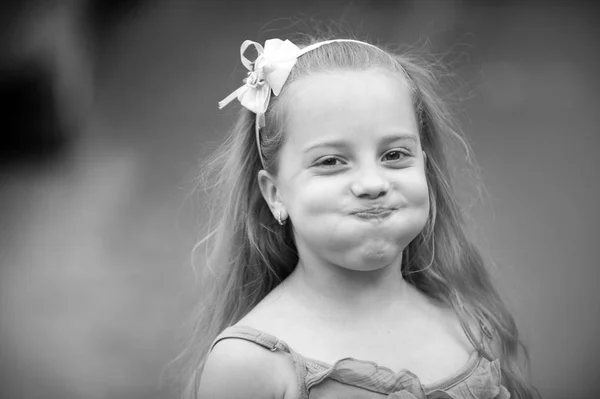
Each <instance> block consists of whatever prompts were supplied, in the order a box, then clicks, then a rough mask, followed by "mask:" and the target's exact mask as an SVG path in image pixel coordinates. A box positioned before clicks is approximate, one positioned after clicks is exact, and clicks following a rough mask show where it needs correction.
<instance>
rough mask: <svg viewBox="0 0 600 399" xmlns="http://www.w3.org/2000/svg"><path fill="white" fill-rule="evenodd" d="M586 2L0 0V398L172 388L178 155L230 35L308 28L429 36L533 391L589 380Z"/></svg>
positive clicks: (196, 136)
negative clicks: (446, 66) (470, 158)
mask: <svg viewBox="0 0 600 399" xmlns="http://www.w3.org/2000/svg"><path fill="white" fill-rule="evenodd" d="M598 17H600V12H598V7H594V5H593V3H592V2H591V1H590V2H577V1H569V2H567V1H564V2H559V1H547V2H540V1H537V2H533V1H502V2H500V1H498V2H492V1H467V0H463V1H459V0H446V1H424V0H423V1H416V0H407V1H401V0H397V1H391V0H390V1H384V0H377V1H375V0H372V1H366V0H364V1H361V0H354V1H342V0H339V1H334V0H332V1H316V0H313V1H310V0H304V1H300V0H297V1H296V0H290V1H227V0H224V1H183V0H169V1H160V0H127V1H117V0H110V1H109V0H80V1H77V0H70V1H69V0H64V1H58V0H55V1H51V0H47V1H42V0H39V1H35V0H21V1H17V0H14V1H8V0H3V2H2V5H1V6H0V45H1V47H0V132H1V137H0V139H1V141H0V204H1V206H0V226H1V229H0V262H1V263H0V266H1V268H0V397H2V398H13V399H20V398H27V399H37V398H44V399H52V398H61V399H71V398H82V399H96V398H103V399H113V398H114V399H116V398H128V399H129V398H132V399H133V398H146V399H151V398H157V399H158V398H175V390H174V388H173V387H172V386H171V384H170V382H169V380H168V378H164V375H163V373H162V372H163V371H164V369H165V367H166V365H167V363H168V362H169V360H171V359H172V358H173V357H174V356H175V355H176V354H177V350H178V343H179V341H180V340H181V337H182V334H183V333H182V325H183V323H184V322H185V321H186V317H187V316H188V312H190V311H191V307H192V305H193V297H194V289H195V285H194V278H195V277H194V276H195V274H194V270H193V268H192V266H191V262H190V254H191V249H192V246H193V244H194V242H195V240H196V238H197V234H198V231H199V228H200V224H201V220H202V217H203V216H204V215H202V214H201V212H200V211H199V210H200V209H201V207H200V206H199V204H201V201H202V199H201V198H196V197H193V196H190V195H189V194H190V192H191V191H192V189H193V186H194V177H195V176H196V175H197V172H198V163H199V161H200V160H201V159H202V158H203V156H205V155H206V154H207V153H208V152H209V151H210V150H211V149H213V148H214V146H215V145H216V144H218V143H219V142H220V141H221V140H222V138H223V134H224V132H225V130H226V129H227V127H228V126H229V125H230V124H231V122H232V121H233V117H234V114H235V112H236V110H235V108H236V107H232V109H226V110H223V111H218V110H217V101H219V100H221V99H222V98H223V97H225V96H226V95H227V94H229V93H230V92H231V91H233V90H234V89H235V88H237V87H238V86H239V85H240V84H241V79H242V78H243V71H242V68H241V65H240V63H239V53H238V52H239V45H240V44H241V42H242V41H243V40H244V39H252V40H257V41H261V42H262V41H264V40H265V39H267V38H271V37H283V38H285V37H286V36H287V33H289V32H295V31H302V32H310V31H311V27H315V26H316V27H319V28H321V29H324V28H325V29H327V27H328V26H334V28H335V29H336V30H341V31H343V32H344V31H345V32H350V33H353V34H356V35H358V36H359V37H363V38H368V39H370V40H373V41H375V42H382V43H407V44H416V45H417V46H422V45H423V44H427V45H428V46H429V48H430V50H431V51H433V52H434V53H439V54H446V57H445V58H446V59H447V60H448V61H449V62H450V63H451V67H452V70H453V71H454V72H455V74H456V78H457V79H458V81H459V82H460V85H458V86H457V88H458V89H457V90H456V91H455V92H454V93H453V97H452V98H450V100H452V101H453V102H454V103H455V105H458V106H459V110H460V112H459V119H460V121H461V122H462V125H463V127H464V130H465V132H466V134H467V136H468V138H469V140H470V142H471V145H472V146H473V148H474V150H475V156H476V158H477V160H478V162H479V164H480V167H481V173H482V177H483V180H484V183H485V185H486V188H487V193H486V197H485V201H483V202H480V203H477V204H475V205H474V206H473V207H472V219H473V222H474V226H475V227H474V232H475V234H474V236H475V237H476V240H477V243H478V245H479V246H480V248H481V250H482V252H484V254H485V255H487V256H489V257H490V258H491V259H492V260H493V267H494V269H493V271H494V278H495V280H496V281H497V283H498V287H499V289H500V291H501V293H502V295H503V296H504V298H505V299H506V302H507V304H508V306H509V308H510V310H511V311H513V313H514V315H515V318H516V321H517V324H518V326H519V328H520V331H521V335H522V338H523V340H524V341H525V343H526V344H527V345H528V347H529V349H530V353H531V361H532V374H533V381H534V383H535V384H536V386H537V387H538V388H539V389H540V391H541V393H542V394H543V396H544V397H545V398H563V397H569V398H585V397H588V398H589V397H600V386H599V384H598V377H599V376H600V372H599V371H600V360H599V359H600V356H599V355H600V351H599V346H600V344H599V343H598V336H599V335H600V298H599V295H598V294H597V291H598V288H597V287H598V282H599V281H600V262H599V260H598V256H599V251H598V248H599V236H600V235H599V230H600V227H599V226H600V218H599V212H598V208H597V206H598V195H599V194H600V183H599V181H600V179H598V176H597V173H598V170H599V167H600V161H599V159H600V157H599V156H598V152H599V151H600V145H599V144H600V140H599V138H598V136H599V133H600V132H599V131H598V126H599V124H600V120H599V117H598V115H599V112H598V109H599V103H600V102H599V100H598V93H599V89H600V85H599V81H600V80H599V79H598V67H597V66H598V61H599V60H600V58H599V47H598V45H597V37H598V33H599V32H598V30H599V29H598V27H597V22H596V21H597V19H598Z"/></svg>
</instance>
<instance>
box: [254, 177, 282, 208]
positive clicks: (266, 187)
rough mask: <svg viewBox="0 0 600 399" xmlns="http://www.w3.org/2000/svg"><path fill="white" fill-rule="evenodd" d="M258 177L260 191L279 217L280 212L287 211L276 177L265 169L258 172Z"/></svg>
mask: <svg viewBox="0 0 600 399" xmlns="http://www.w3.org/2000/svg"><path fill="white" fill-rule="evenodd" d="M257 178H258V186H259V187H260V192H261V194H262V196H263V198H264V199H265V201H266V202H267V204H268V205H269V208H270V209H271V212H272V213H273V216H274V217H277V215H278V214H280V212H285V207H284V206H283V202H282V201H281V196H280V195H279V189H278V188H277V181H276V179H275V178H274V177H273V176H271V174H270V173H269V172H267V171H266V170H264V169H263V170H261V171H259V172H258V176H257Z"/></svg>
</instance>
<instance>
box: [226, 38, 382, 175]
mask: <svg viewBox="0 0 600 399" xmlns="http://www.w3.org/2000/svg"><path fill="white" fill-rule="evenodd" d="M334 42H351V43H359V44H364V45H367V46H370V47H373V48H376V49H378V50H381V49H380V48H379V47H376V46H373V45H372V44H369V43H365V42H361V41H358V40H352V39H334V40H327V41H323V42H318V43H314V44H311V45H310V46H307V47H304V48H302V49H300V48H299V47H298V46H296V45H295V44H293V43H292V42H290V41H289V40H286V41H283V40H281V39H269V40H267V41H266V42H265V47H264V48H263V46H261V45H260V44H259V43H257V42H253V41H251V40H245V41H244V42H243V43H242V46H241V47H240V58H241V59H242V64H243V65H244V66H245V67H246V69H248V76H247V77H246V78H245V79H244V85H243V86H241V87H240V88H238V89H237V90H235V91H234V92H233V93H231V94H230V95H228V96H227V97H225V98H224V99H223V100H221V101H219V109H223V108H224V107H225V106H227V104H229V103H230V102H231V101H233V99H235V98H237V99H238V100H239V102H240V103H241V104H242V106H244V107H245V108H247V109H249V110H250V111H252V112H254V113H255V114H256V123H255V131H256V144H257V146H258V155H259V156H260V161H261V163H262V164H263V166H264V165H265V162H264V159H263V156H262V151H261V148H260V129H261V128H263V127H265V112H266V111H267V108H268V107H269V101H270V99H271V92H273V94H274V95H276V96H278V95H279V93H280V92H281V89H282V88H283V85H284V84H285V81H286V80H287V78H288V76H289V75H290V72H291V71H292V68H293V67H294V65H296V61H297V60H298V58H299V57H300V56H302V55H303V54H306V53H308V52H309V51H312V50H314V49H317V48H319V47H321V46H323V45H325V44H329V43H334ZM250 46H254V48H256V52H257V53H258V56H257V57H256V59H255V60H254V61H250V60H249V59H248V58H246V57H245V56H244V52H245V51H246V50H247V49H248V47H250Z"/></svg>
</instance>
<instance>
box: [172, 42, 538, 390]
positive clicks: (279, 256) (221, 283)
mask: <svg viewBox="0 0 600 399" xmlns="http://www.w3.org/2000/svg"><path fill="white" fill-rule="evenodd" d="M321 40H325V39H324V38H319V40H316V39H315V38H312V39H311V40H309V41H308V42H307V43H305V44H304V45H308V44H311V42H313V43H314V42H317V41H321ZM436 66H437V64H434V63H431V62H430V61H428V60H427V59H426V58H424V57H422V56H420V55H419V56H416V55H415V54H412V52H411V51H410V50H409V51H403V52H402V53H398V52H396V51H390V50H384V49H383V48H381V47H380V48H373V47H370V46H366V45H364V44H357V43H352V42H334V43H331V44H327V45H324V46H322V47H320V48H317V49H315V50H312V51H310V52H308V53H306V54H304V55H302V56H301V57H300V58H299V59H298V62H297V64H296V65H295V66H294V68H293V69H292V72H291V74H290V76H289V78H288V80H287V82H286V85H285V86H284V88H283V90H282V91H281V93H280V95H279V96H278V97H275V96H272V99H271V103H270V104H269V108H268V110H267V112H266V114H265V118H266V127H265V128H264V129H263V130H262V132H261V143H260V148H261V149H262V154H263V157H264V165H263V164H262V163H261V160H260V157H259V153H258V148H257V143H256V138H255V130H254V123H255V115H254V114H253V113H251V112H250V111H248V110H246V109H242V110H241V112H240V115H239V118H238V120H237V123H236V124H235V126H234V127H233V129H232V130H231V131H230V134H229V135H228V137H227V138H226V140H225V142H224V143H223V144H222V145H221V146H220V147H219V148H218V149H217V150H216V151H215V152H214V153H213V154H212V156H211V157H210V158H209V159H208V160H206V162H205V163H204V165H203V174H202V177H203V178H202V180H201V182H200V183H201V186H202V188H203V189H204V191H205V192H206V193H207V194H208V195H209V199H210V201H209V202H208V206H209V208H208V212H207V215H208V223H207V224H206V228H207V230H206V235H205V236H204V238H203V239H202V240H200V241H199V242H198V244H197V245H196V247H195V248H194V252H197V253H200V254H201V255H202V256H201V257H200V259H202V269H203V276H202V279H201V284H202V285H201V290H200V296H201V297H200V298H199V300H198V308H197V309H196V311H195V312H194V314H193V318H192V319H191V320H190V321H191V323H192V324H191V326H190V333H189V335H188V337H187V339H186V340H185V343H184V349H183V350H182V351H181V353H180V355H179V356H178V357H177V358H176V359H175V360H174V362H179V363H180V364H181V366H180V367H178V368H177V370H178V374H179V375H180V377H179V378H180V379H181V381H182V383H181V385H180V387H181V388H182V392H181V397H182V398H184V399H192V398H195V397H196V392H197V391H198V384H199V382H200V376H201V373H202V369H203V365H204V362H205V359H206V356H207V354H208V351H209V348H210V345H211V343H212V342H213V340H214V339H215V338H216V336H217V335H218V334H219V333H220V332H222V331H223V330H224V329H225V328H226V327H228V326H231V325H233V324H235V323H236V322H237V321H239V320H240V319H241V318H242V317H243V316H245V315H246V314H247V313H248V312H249V311H250V310H251V309H252V308H254V307H255V306H256V305H257V304H258V303H259V302H260V301H261V300H262V299H263V298H264V297H265V296H266V295H267V294H268V293H269V292H270V291H271V290H272V289H273V288H275V287H276V286H277V285H278V284H279V283H281V281H283V280H284V279H285V278H286V277H288V276H289V275H290V273H291V272H292V271H293V270H294V268H295V266H296V264H297V262H298V255H297V252H296V247H295V244H294V237H293V227H292V224H291V223H287V224H286V225H283V226H280V225H279V224H278V223H277V222H276V221H275V219H274V218H273V216H272V214H271V212H270V210H269V207H268V206H267V203H266V202H265V200H264V199H263V197H262V195H261V192H260V189H259V186H258V181H257V174H258V172H259V170H261V169H263V168H264V169H266V170H267V171H269V172H270V173H273V174H274V175H276V174H277V164H278V154H279V150H280V148H281V146H282V143H283V141H284V138H285V125H286V119H287V118H286V114H287V113H288V112H289V111H290V110H291V109H292V108H293V107H291V106H289V105H290V103H289V100H288V97H289V91H290V90H289V88H290V84H291V83H292V82H295V81H297V80H299V79H301V78H302V77H305V76H308V75H310V74H312V73H315V72H335V71H336V70H369V69H372V68H385V69H386V70H388V71H390V72H392V73H395V74H397V76H398V77H399V78H401V79H403V80H405V81H407V82H408V84H409V86H410V88H411V91H412V96H413V103H414V109H415V114H416V118H417V121H418V124H419V134H420V138H421V143H422V147H423V149H424V151H425V152H426V153H427V162H426V166H425V167H426V176H427V182H428V187H429V196H430V198H429V199H430V204H431V205H430V212H429V217H428V220H427V222H426V225H425V227H424V228H423V230H422V231H421V232H420V234H419V235H418V236H417V237H416V238H415V239H414V240H413V241H412V242H411V243H410V244H409V245H408V247H407V248H405V250H404V251H403V255H402V256H403V259H402V272H403V275H404V277H405V279H406V281H408V282H409V283H410V284H412V285H413V286H414V287H416V288H417V289H419V290H420V291H421V292H423V293H425V294H426V295H428V296H430V297H432V298H435V299H437V300H439V301H441V302H443V303H445V304H447V305H448V306H450V307H451V308H452V309H453V310H454V311H455V313H456V314H457V316H458V318H459V320H460V323H461V325H462V328H463V330H465V332H466V333H467V336H468V337H469V339H470V340H471V341H473V344H474V345H475V347H476V348H477V349H478V350H480V351H484V350H485V349H484V348H483V347H482V346H481V343H479V342H474V340H473V339H471V337H472V336H473V331H472V328H471V326H472V324H471V323H469V320H478V321H480V322H482V321H485V324H486V325H487V326H490V327H491V329H492V331H494V332H495V335H496V339H497V341H498V345H497V348H498V349H497V352H498V351H499V352H500V353H495V354H494V355H495V356H497V357H498V358H500V365H501V369H502V384H503V385H504V386H505V387H506V388H507V389H508V390H509V392H510V393H511V395H512V397H514V398H533V397H535V396H536V395H537V391H536V390H535V388H533V386H532V385H531V384H530V383H529V382H528V378H527V377H526V376H527V375H528V374H529V355H528V351H527V348H526V347H525V346H524V345H523V343H522V342H521V340H520V339H519V335H518V330H517V326H516V324H515V321H514V319H513V317H512V315H511V314H510V313H509V311H508V310H507V307H506V306H505V304H504V303H503V301H502V299H501V297H500V295H499V294H498V292H497V290H496V289H495V288H494V286H493V284H492V282H491V279H490V275H489V272H488V271H487V268H486V265H485V264H484V260H483V258H482V256H481V254H480V252H479V251H478V250H477V248H476V247H475V246H474V244H473V243H472V242H471V241H470V240H469V238H468V237H467V233H466V228H467V226H466V223H465V222H466V220H465V216H464V214H463V212H462V209H461V207H460V206H459V204H458V201H457V199H456V195H455V193H454V192H453V187H454V183H453V182H454V179H453V177H452V173H451V172H450V165H449V163H448V160H447V155H446V154H445V152H446V151H447V150H448V148H449V142H451V141H455V142H456V140H458V142H459V143H461V145H462V146H463V148H464V149H466V150H467V154H470V148H469V145H468V143H467V141H466V140H465V139H464V138H463V135H462V133H461V132H460V131H459V129H458V128H456V123H455V121H454V118H453V117H452V115H451V113H450V112H449V109H448V107H447V105H446V104H445V103H444V101H442V97H443V96H442V95H441V90H440V88H441V87H440V84H439V79H438V78H439V75H438V74H437V69H436ZM468 158H469V161H468V163H469V165H470V167H471V169H472V170H476V168H475V164H474V160H472V159H471V158H470V157H468ZM475 175H477V173H475Z"/></svg>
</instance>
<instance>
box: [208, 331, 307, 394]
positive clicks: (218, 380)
mask: <svg viewBox="0 0 600 399" xmlns="http://www.w3.org/2000/svg"><path fill="white" fill-rule="evenodd" d="M290 367H291V366H290V360H289V359H287V356H285V354H283V353H277V352H271V351H269V350H267V349H266V348H263V347H261V346H259V345H257V344H254V343H252V342H249V341H245V340H242V339H224V340H221V341H219V342H218V343H217V344H216V345H215V346H214V348H213V350H212V351H211V353H210V354H209V356H208V358H207V360H206V364H205V366H204V370H203V372H202V378H201V381H200V387H199V398H201V399H204V398H214V399H220V398H230V399H236V398H257V399H284V398H289V397H290V395H289V394H288V392H289V390H290V383H291V381H290V379H294V378H295V373H294V370H293V368H292V369H291V370H290Z"/></svg>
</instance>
